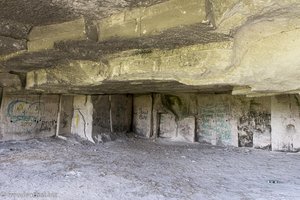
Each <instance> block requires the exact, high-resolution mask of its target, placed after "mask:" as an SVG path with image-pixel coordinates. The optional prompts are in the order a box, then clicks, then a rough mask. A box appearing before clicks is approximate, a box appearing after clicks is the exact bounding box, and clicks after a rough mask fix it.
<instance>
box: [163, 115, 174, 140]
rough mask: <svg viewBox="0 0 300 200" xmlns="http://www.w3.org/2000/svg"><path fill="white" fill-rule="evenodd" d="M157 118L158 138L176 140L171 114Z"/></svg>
mask: <svg viewBox="0 0 300 200" xmlns="http://www.w3.org/2000/svg"><path fill="white" fill-rule="evenodd" d="M159 116H160V117H159V118H160V119H159V123H160V124H159V137H161V138H176V136H177V124H176V119H175V116H174V115H172V114H160V115H159Z"/></svg>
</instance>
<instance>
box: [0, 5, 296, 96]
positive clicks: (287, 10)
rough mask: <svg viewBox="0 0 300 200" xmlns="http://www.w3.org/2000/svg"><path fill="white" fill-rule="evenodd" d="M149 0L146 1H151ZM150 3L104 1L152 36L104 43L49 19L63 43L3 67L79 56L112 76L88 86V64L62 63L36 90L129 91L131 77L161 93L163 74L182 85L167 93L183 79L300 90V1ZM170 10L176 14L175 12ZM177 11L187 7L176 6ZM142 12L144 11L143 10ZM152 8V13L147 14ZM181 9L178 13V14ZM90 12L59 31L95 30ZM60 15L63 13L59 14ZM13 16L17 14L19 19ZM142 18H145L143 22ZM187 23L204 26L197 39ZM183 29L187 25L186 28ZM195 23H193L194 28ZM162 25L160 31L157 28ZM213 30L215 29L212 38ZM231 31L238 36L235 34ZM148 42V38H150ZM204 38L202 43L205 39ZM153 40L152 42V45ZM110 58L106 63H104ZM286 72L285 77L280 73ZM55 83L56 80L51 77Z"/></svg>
mask: <svg viewBox="0 0 300 200" xmlns="http://www.w3.org/2000/svg"><path fill="white" fill-rule="evenodd" d="M96 2H97V1H92V2H89V3H83V2H81V1H78V2H77V3H75V4H72V6H71V7H72V8H71V9H70V10H71V11H72V13H73V14H74V15H69V17H66V15H59V13H60V11H61V10H57V12H56V14H57V18H55V19H54V18H52V19H51V18H49V21H48V23H49V22H52V23H58V22H62V21H61V20H63V21H67V20H74V19H76V18H75V17H74V16H77V14H78V13H80V11H79V10H81V9H80V6H82V9H83V10H86V9H87V8H88V7H89V6H91V5H96V4H97V3H96ZM143 2H144V3H145V2H146V1H143ZM143 2H141V4H139V3H138V2H135V3H133V4H131V5H132V6H131V7H136V6H138V5H139V8H136V9H126V11H124V10H123V11H124V12H123V14H122V12H119V13H121V14H113V13H115V11H120V9H118V8H117V7H118V6H116V5H117V4H118V3H116V2H112V1H107V2H106V3H103V4H101V5H104V4H107V8H108V7H109V8H112V7H114V6H116V7H115V8H116V9H115V10H114V9H108V11H111V12H109V13H111V14H112V15H111V17H109V19H114V20H111V21H114V22H116V23H117V24H119V22H120V23H123V22H124V20H125V21H126V20H127V19H129V22H128V23H129V24H130V23H131V22H135V23H138V24H139V23H140V28H137V29H138V31H139V29H140V32H141V33H140V34H142V33H143V32H144V31H143V24H144V25H145V27H148V28H145V30H146V29H148V30H149V31H147V30H146V33H150V34H151V35H148V36H147V37H146V38H144V37H142V38H139V39H137V40H117V39H114V40H111V41H107V43H99V44H98V43H93V42H90V41H74V40H73V41H61V40H69V39H72V38H63V37H62V38H60V36H59V34H54V33H56V32H53V31H51V30H50V27H59V26H62V24H53V25H50V26H46V27H48V28H46V33H48V31H49V34H50V35H52V36H53V35H55V36H56V35H57V36H59V38H58V39H57V40H55V41H56V42H58V43H56V44H54V43H55V42H54V41H51V42H50V43H51V45H54V46H53V47H54V48H55V51H54V52H51V53H49V52H43V51H41V52H40V51H39V52H36V53H35V54H30V53H28V52H26V53H24V54H23V53H19V52H17V53H15V54H13V55H9V56H5V57H1V58H0V62H1V69H0V70H2V71H22V70H23V72H25V71H29V70H33V69H36V68H38V67H40V68H47V67H53V66H55V67H57V68H61V69H60V70H61V71H69V70H66V69H67V68H68V63H73V62H78V63H80V62H96V63H97V65H101V67H102V68H104V69H103V71H102V72H101V73H106V75H105V76H102V75H101V77H103V78H104V79H103V80H105V84H106V85H105V84H103V83H104V81H103V80H102V79H101V78H100V79H98V78H95V79H92V80H90V82H89V83H88V84H87V83H86V81H84V83H85V84H86V85H81V87H80V84H79V83H73V80H79V79H80V78H77V77H83V79H84V80H87V79H88V78H87V77H85V74H84V73H85V70H82V71H81V73H83V74H79V73H75V72H74V73H70V72H68V74H67V75H66V76H62V75H61V74H60V73H58V75H53V73H54V71H55V70H56V72H55V73H57V69H55V70H54V71H52V72H51V70H50V72H49V73H50V74H51V75H50V78H49V80H48V78H47V79H46V81H45V82H43V83H42V84H40V83H30V85H33V86H34V87H27V88H29V89H30V90H39V91H41V90H42V91H44V92H56V93H61V92H63V90H64V89H65V88H66V87H65V86H66V85H68V86H69V87H68V88H67V91H64V92H69V91H70V92H73V91H80V90H86V88H89V89H90V90H91V91H94V92H95V93H101V91H102V92H107V90H108V89H107V88H110V87H111V88H115V89H114V90H113V92H114V93H116V92H118V91H119V92H122V93H123V91H120V90H122V89H123V88H124V87H120V84H124V82H125V83H126V84H127V85H126V86H127V87H125V88H126V89H124V90H127V92H131V93H135V92H139V91H135V90H136V88H138V87H130V86H131V85H132V84H131V83H132V82H135V81H137V82H140V83H141V85H144V87H145V88H147V89H148V85H149V86H150V87H153V89H152V91H150V92H157V91H155V89H156V84H157V81H160V82H173V83H174V82H177V83H178V84H177V85H178V87H175V88H174V89H173V88H172V87H170V88H168V85H167V84H166V85H165V86H164V88H165V92H168V91H170V90H172V89H173V90H179V88H181V87H180V86H179V85H180V84H184V85H186V89H187V90H188V91H191V90H193V89H194V87H199V88H200V89H201V87H207V86H210V88H211V90H212V91H214V90H216V88H218V87H219V86H220V85H221V86H244V87H246V88H249V91H248V93H247V95H248V96H257V95H260V96H262V95H274V94H281V93H287V94H290V93H299V81H298V76H299V70H298V66H299V63H300V62H299V57H300V56H299V54H298V52H299V51H297V48H298V46H299V37H298V35H299V17H298V16H299V13H300V5H299V2H297V1H296V0H284V1H279V0H271V1H254V0H249V1H238V0H226V1H215V0H207V1H206V4H205V5H204V1H202V0H199V1H198V0H193V1H178V0H171V1H167V2H164V3H161V4H157V5H153V4H156V3H160V2H161V1H151V2H150V1H148V2H149V4H147V3H145V4H143ZM31 3H32V4H30V1H29V2H27V3H25V4H26V5H27V6H25V7H26V8H27V7H28V8H34V6H35V5H36V2H31ZM98 3H99V2H98ZM119 3H120V2H119ZM2 4H3V6H2V7H1V8H12V7H13V6H15V5H16V2H15V1H11V2H10V3H9V2H8V1H5V3H2ZM146 4H147V6H148V5H149V7H147V8H142V7H143V6H144V5H146ZM42 5H43V6H41V7H42V8H41V9H40V8H38V9H37V10H39V11H40V10H43V9H44V8H49V7H48V6H49V5H48V4H46V3H45V4H42ZM70 5H71V4H70V2H69V1H64V2H60V3H59V2H52V4H51V6H54V7H53V8H55V6H58V7H59V8H61V9H63V10H64V9H65V10H68V9H66V7H65V6H67V7H68V6H70ZM97 5H98V4H97ZM120 5H121V6H120V7H119V8H125V7H127V8H128V6H129V5H130V3H129V2H125V1H122V3H120ZM134 5H135V6H134ZM171 5H172V6H171ZM173 5H174V6H173ZM51 6H50V7H51ZM198 6H199V7H198ZM100 7H101V6H100ZM170 7H171V8H172V9H171V8H170ZM195 8H199V10H197V9H196V10H195ZM97 9H100V8H99V7H98V8H93V9H91V15H93V16H96V15H97V14H96V15H95V13H97V12H95V10H97ZM33 10H34V9H33ZM52 10H53V9H49V11H48V12H46V13H47V14H51V16H52V14H53V13H52ZM113 10H114V11H113ZM171 10H172V13H173V14H174V16H171V14H170V13H171ZM174 10H175V11H174ZM178 10H180V11H182V12H177V11H178ZM200 10H201V11H200ZM7 11H8V12H11V9H7ZM7 11H5V12H3V13H2V15H3V16H6V15H7V13H8V12H7ZM73 11H74V12H73ZM138 11H140V12H138ZM142 11H143V12H142ZM173 11H174V12H173ZM184 11H186V14H184V13H185V12H184ZM197 12H200V15H201V18H196V17H191V16H189V15H192V16H194V14H195V13H196V14H195V15H197V16H198V14H199V13H198V14H197ZM124 13H125V14H124ZM141 13H144V15H143V14H141ZM145 13H148V14H147V15H146V14H145ZM178 13H179V15H177V14H178ZM30 14H31V13H30ZM85 14H87V13H85ZM85 14H84V17H86V18H87V19H88V20H86V21H85V20H82V23H79V24H80V27H81V28H80V29H78V28H76V27H77V25H78V24H77V25H70V27H69V26H66V27H63V28H59V30H60V31H59V32H61V33H63V32H64V31H67V30H68V28H70V29H72V30H73V29H74V28H75V29H76V30H77V31H78V30H85V31H86V32H89V31H87V30H91V29H88V28H87V26H88V27H89V26H91V27H93V28H92V29H93V30H94V31H95V27H94V23H93V22H92V21H91V20H90V19H91V18H93V17H87V15H85ZM181 14H182V16H187V17H186V18H185V17H182V16H181V17H179V18H180V20H178V19H177V18H178V16H180V15H181ZM136 15H137V16H138V17H137V16H136ZM63 16H64V17H63ZM161 16H164V17H161ZM158 17H160V19H161V20H157V18H158ZM6 18H7V17H6ZM59 18H60V19H61V20H57V19H59ZM96 18H97V17H96ZM96 18H93V19H96ZM26 19H28V18H24V20H25V21H26ZM81 19H83V18H81ZM99 19H100V21H101V19H103V17H99ZM106 19H108V18H106ZM148 19H149V20H148ZM181 19H182V21H181ZM200 19H201V20H203V19H204V21H203V23H202V26H201V27H200V25H201V22H202V21H201V20H200ZM206 19H207V20H206ZM13 20H15V21H18V20H16V19H13ZM36 20H37V21H39V20H41V21H40V22H41V23H36V24H48V23H46V22H45V21H44V20H45V18H43V19H42V18H41V19H36ZM143 20H144V21H145V23H143ZM19 21H20V20H19ZM21 21H22V20H21ZM25 21H23V23H25ZM32 21H34V19H32ZM42 21H43V23H42ZM79 21H80V20H79ZM83 21H85V22H83ZM44 22H45V23H44ZM74 22H76V21H70V22H66V23H67V24H68V23H71V24H72V23H74ZM149 23H150V25H149ZM210 23H211V24H212V25H214V28H215V30H214V31H213V30H212V28H213V27H210ZM75 24H76V23H75ZM147 24H148V25H149V26H150V28H149V26H146V25H147ZM151 24H152V25H153V24H155V26H152V25H151ZM187 24H190V25H191V26H197V27H198V28H199V27H200V28H199V30H198V31H196V32H192V34H191V35H192V36H190V38H189V37H186V35H187V34H186V32H185V33H184V31H179V30H180V27H184V25H187ZM198 25H199V26H198ZM130 27H131V26H128V29H130ZM137 27H139V26H137ZM171 27H173V28H174V30H175V31H174V30H173V32H172V31H170V28H171ZM135 28H136V27H135ZM37 29H39V28H37V27H34V28H33V31H32V33H31V35H32V34H33V33H34V32H35V30H37ZM75 29H74V30H75ZM152 29H153V30H152ZM156 29H157V30H156ZM165 29H167V30H165ZM184 29H185V28H183V29H182V30H184ZM101 30H102V31H103V30H104V29H103V28H102V29H101V28H100V32H101ZM116 30H119V31H125V32H126V26H125V28H124V27H123V28H122V29H120V28H116ZM161 30H165V31H166V32H167V33H165V31H163V32H161ZM191 30H194V29H193V28H192V29H191ZM201 30H202V31H201ZM168 31H170V32H168ZM212 31H213V32H212ZM74 32H76V31H74ZM83 32H84V31H83ZM111 32H116V31H109V33H111ZM158 32H159V34H158V35H155V34H156V33H158ZM46 33H45V34H41V35H40V36H42V37H43V39H44V40H45V41H46V39H47V38H48V36H46V35H47V34H46ZM77 33H78V32H77ZM168 33H170V34H169V35H176V33H177V36H174V37H170V39H169V40H166V41H167V42H165V44H167V43H168V44H169V45H166V46H165V45H160V46H159V45H156V44H160V43H163V42H162V41H164V40H165V38H166V36H168ZM183 33H184V34H183ZM197 33H198V34H197ZM220 33H223V34H220ZM152 34H154V35H152ZM224 34H225V35H224ZM63 35H64V34H63ZM196 35H198V37H199V35H200V37H201V36H202V35H204V36H205V37H204V39H203V40H202V41H201V39H200V38H198V39H196V43H193V42H195V41H193V40H192V38H193V37H196ZM207 35H209V36H208V37H206V36H207ZM228 35H230V36H231V37H232V38H230V37H228ZM52 36H51V37H52ZM51 37H50V38H51ZM68 37H69V36H68ZM100 37H101V34H100ZM80 38H81V37H80ZM73 39H78V38H73ZM228 40H229V41H228ZM47 41H48V40H47ZM59 41H60V42H59ZM130 41H132V45H127V44H130V43H131V42H130ZM141 41H144V43H143V42H141ZM151 41H153V42H151ZM171 41H173V42H171ZM177 41H178V42H177ZM222 41H223V42H222ZM199 42H200V43H202V44H203V45H199ZM46 43H47V42H46ZM204 43H205V44H204ZM41 44H42V43H41V42H40V41H39V42H38V46H40V47H42V46H41ZM105 44H109V47H103V46H105ZM149 44H153V45H152V46H151V45H150V46H149ZM110 45H111V46H110ZM148 47H149V48H148ZM166 47H167V50H166ZM109 48H111V49H114V50H111V52H110V51H109V50H108V49H109ZM133 49H137V50H133ZM120 51H121V53H120ZM123 51H125V52H123ZM103 52H106V54H105V55H103V54H104V53H103ZM182 55H184V56H182ZM69 60H71V61H69ZM72 60H73V61H72ZM74 60H76V61H74ZM78 60H83V61H78ZM103 63H104V65H105V66H106V67H103V66H104V65H103ZM66 65H67V66H66ZM64 67H66V68H64ZM63 68H64V69H63ZM87 68H88V67H87ZM106 70H108V71H106ZM74 71H75V70H74ZM37 73H39V72H37ZM47 73H48V72H47ZM47 73H46V74H47ZM55 73H54V74H55ZM42 74H43V76H44V75H45V72H42ZM279 74H280V76H278V75H279ZM47 76H48V75H47ZM51 76H54V77H51ZM89 76H91V77H97V74H89ZM89 76H88V77H89ZM286 80H289V81H286ZM52 82H54V83H55V84H52ZM60 83H62V84H60ZM99 85H103V87H102V88H101V87H99V88H97V86H99ZM104 85H105V86H104ZM170 85H171V84H170ZM139 88H141V87H139ZM141 89H144V88H141ZM150 90H151V89H150Z"/></svg>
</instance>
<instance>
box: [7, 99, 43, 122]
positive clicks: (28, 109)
mask: <svg viewBox="0 0 300 200" xmlns="http://www.w3.org/2000/svg"><path fill="white" fill-rule="evenodd" d="M42 106H43V103H41V102H33V103H31V102H27V101H22V100H15V101H12V102H10V103H9V104H8V107H7V116H8V117H9V118H10V121H11V122H12V123H14V122H37V121H38V120H39V119H40V113H41V108H42Z"/></svg>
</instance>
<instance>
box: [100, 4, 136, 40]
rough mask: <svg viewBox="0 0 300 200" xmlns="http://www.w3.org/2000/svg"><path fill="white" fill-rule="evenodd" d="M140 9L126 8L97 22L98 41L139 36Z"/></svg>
mask: <svg viewBox="0 0 300 200" xmlns="http://www.w3.org/2000/svg"><path fill="white" fill-rule="evenodd" d="M140 14H141V9H133V10H126V11H123V12H121V13H118V14H115V15H112V16H111V17H108V18H106V19H103V20H101V21H99V22H98V29H99V35H98V38H99V40H100V41H103V40H108V39H113V38H119V37H120V38H135V37H139V36H140Z"/></svg>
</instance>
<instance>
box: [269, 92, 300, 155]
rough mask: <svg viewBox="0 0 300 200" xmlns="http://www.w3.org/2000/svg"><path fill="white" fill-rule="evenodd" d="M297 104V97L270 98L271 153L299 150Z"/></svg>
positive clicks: (299, 128)
mask: <svg viewBox="0 0 300 200" xmlns="http://www.w3.org/2000/svg"><path fill="white" fill-rule="evenodd" d="M299 102H300V97H299V95H281V96H274V97H272V106H271V117H272V120H271V124H272V150H273V151H299V150H300V115H299V113H300V104H299Z"/></svg>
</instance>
